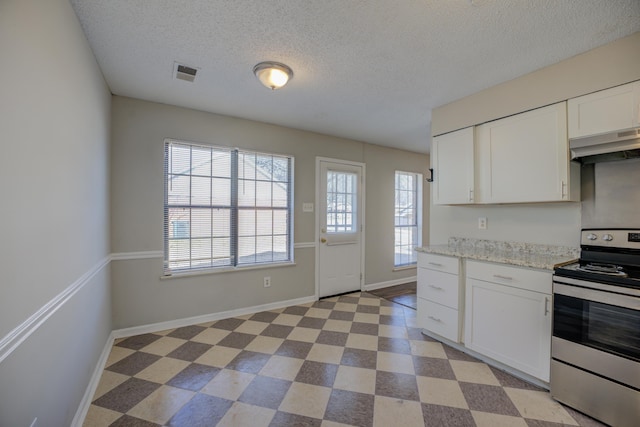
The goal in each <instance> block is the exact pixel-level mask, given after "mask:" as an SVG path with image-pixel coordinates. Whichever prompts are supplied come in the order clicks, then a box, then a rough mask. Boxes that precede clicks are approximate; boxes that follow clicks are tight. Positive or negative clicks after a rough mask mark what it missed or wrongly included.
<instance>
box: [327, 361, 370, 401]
mask: <svg viewBox="0 0 640 427" xmlns="http://www.w3.org/2000/svg"><path fill="white" fill-rule="evenodd" d="M333 388H339V389H341V390H349V391H355V392H359V393H367V394H374V393H375V391H376V371H374V370H373V369H364V368H356V367H353V366H340V367H339V368H338V372H337V374H336V379H335V381H334V383H333Z"/></svg>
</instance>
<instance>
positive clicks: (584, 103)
mask: <svg viewBox="0 0 640 427" xmlns="http://www.w3.org/2000/svg"><path fill="white" fill-rule="evenodd" d="M639 104H640V81H638V82H634V83H629V84H626V85H622V86H616V87H613V88H611V89H607V90H601V91H599V92H594V93H590V94H589V95H584V96H580V97H578V98H573V99H570V100H569V106H568V109H569V117H568V119H569V138H582V137H585V136H594V135H598V134H603V133H608V132H615V131H623V130H625V129H630V128H633V127H636V126H640V111H639V109H640V105H639Z"/></svg>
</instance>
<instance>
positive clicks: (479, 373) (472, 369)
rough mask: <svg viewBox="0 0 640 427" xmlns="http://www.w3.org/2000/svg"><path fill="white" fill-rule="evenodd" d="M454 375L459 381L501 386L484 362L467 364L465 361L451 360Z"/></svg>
mask: <svg viewBox="0 0 640 427" xmlns="http://www.w3.org/2000/svg"><path fill="white" fill-rule="evenodd" d="M449 363H451V368H452V369H453V373H454V374H455V375H456V379H457V380H458V381H464V382H467V383H478V384H487V385H497V386H499V385H500V382H499V381H498V379H497V378H496V376H495V375H493V372H491V369H489V366H487V365H486V364H484V363H482V362H466V361H463V360H450V361H449Z"/></svg>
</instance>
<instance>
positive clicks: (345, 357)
mask: <svg viewBox="0 0 640 427" xmlns="http://www.w3.org/2000/svg"><path fill="white" fill-rule="evenodd" d="M340 364H341V365H345V366H354V367H356V368H365V369H376V366H377V364H378V354H377V352H376V351H371V350H361V349H358V348H345V349H344V352H343V353H342V360H341V361H340Z"/></svg>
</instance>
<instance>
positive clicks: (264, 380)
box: [238, 376, 291, 409]
mask: <svg viewBox="0 0 640 427" xmlns="http://www.w3.org/2000/svg"><path fill="white" fill-rule="evenodd" d="M290 386H291V381H285V380H280V379H276V378H270V377H261V376H257V377H255V378H254V379H253V381H251V383H250V384H249V385H248V386H247V388H246V389H245V390H244V392H243V393H242V395H240V398H238V400H239V401H240V402H244V403H248V404H250V405H256V406H262V407H263V408H271V409H278V406H280V403H282V399H284V396H285V395H286V394H287V391H288V390H289V387H290Z"/></svg>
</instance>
